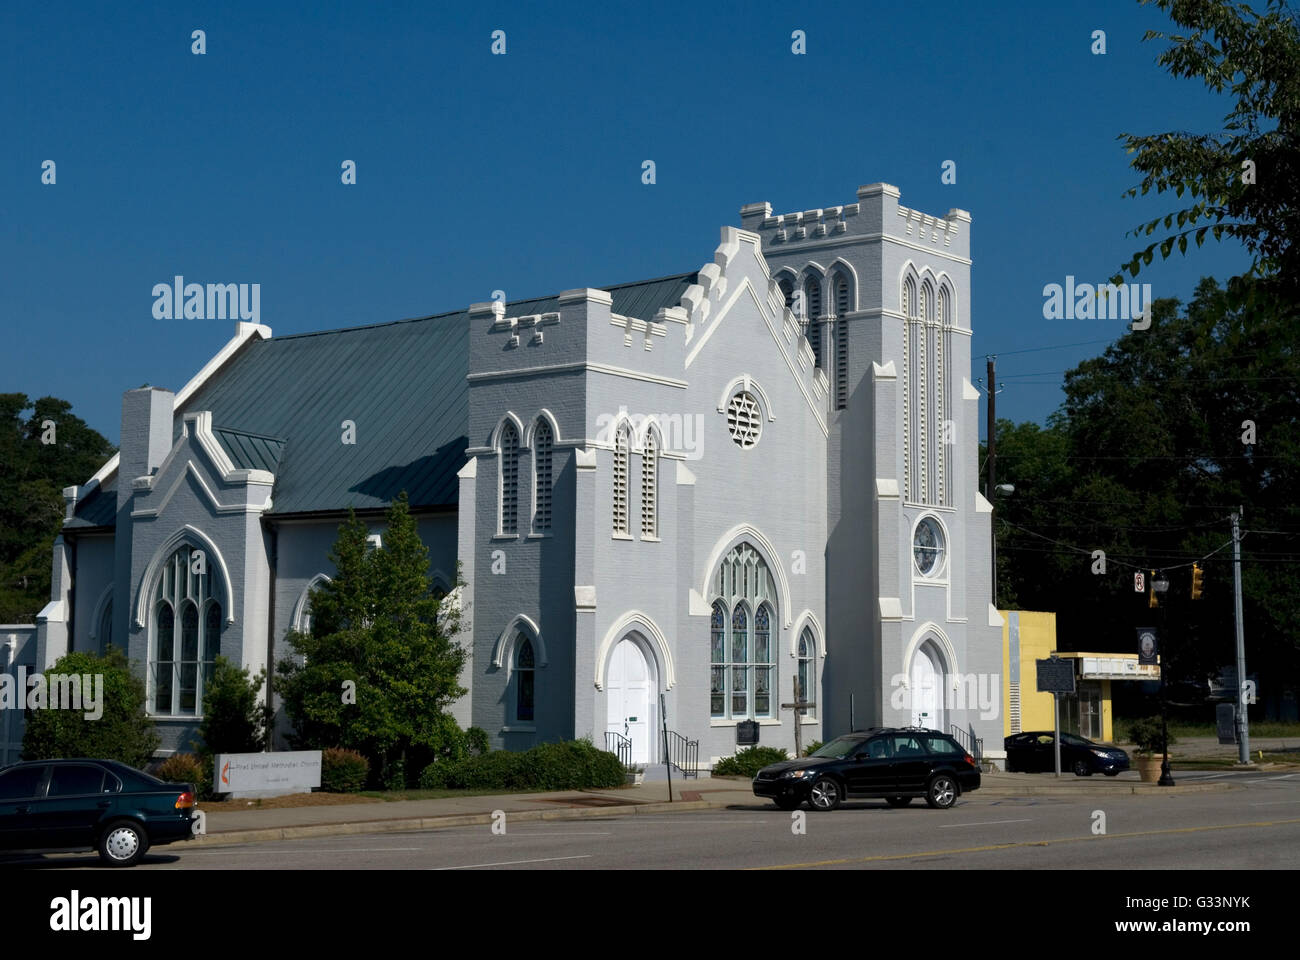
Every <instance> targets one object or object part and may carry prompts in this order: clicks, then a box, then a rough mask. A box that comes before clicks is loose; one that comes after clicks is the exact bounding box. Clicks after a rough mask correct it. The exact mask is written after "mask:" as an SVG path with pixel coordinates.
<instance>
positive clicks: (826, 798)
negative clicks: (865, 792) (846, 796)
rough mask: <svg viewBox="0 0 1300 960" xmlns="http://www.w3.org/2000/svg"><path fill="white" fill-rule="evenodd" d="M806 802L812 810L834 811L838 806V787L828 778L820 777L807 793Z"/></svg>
mask: <svg viewBox="0 0 1300 960" xmlns="http://www.w3.org/2000/svg"><path fill="white" fill-rule="evenodd" d="M808 802H809V803H810V804H811V805H812V808H813V809H814V810H834V809H835V808H836V807H838V806H839V805H840V785H839V784H838V783H836V782H835V781H834V780H832V779H831V778H830V777H822V778H821V779H820V780H818V781H817V782H816V783H814V784H813V785H812V789H811V790H809V791H808Z"/></svg>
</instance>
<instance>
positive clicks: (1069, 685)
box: [1035, 654, 1074, 777]
mask: <svg viewBox="0 0 1300 960" xmlns="http://www.w3.org/2000/svg"><path fill="white" fill-rule="evenodd" d="M1035 663H1036V664H1037V665H1038V692H1039V693H1050V694H1051V695H1052V706H1053V711H1052V712H1053V713H1054V714H1055V717H1056V720H1055V723H1056V730H1055V742H1056V747H1055V750H1056V775H1057V776H1058V777H1059V776H1060V775H1061V694H1063V693H1066V694H1072V693H1074V663H1073V661H1070V660H1062V659H1061V658H1060V657H1058V656H1057V655H1056V654H1052V656H1051V658H1050V659H1048V660H1036V661H1035Z"/></svg>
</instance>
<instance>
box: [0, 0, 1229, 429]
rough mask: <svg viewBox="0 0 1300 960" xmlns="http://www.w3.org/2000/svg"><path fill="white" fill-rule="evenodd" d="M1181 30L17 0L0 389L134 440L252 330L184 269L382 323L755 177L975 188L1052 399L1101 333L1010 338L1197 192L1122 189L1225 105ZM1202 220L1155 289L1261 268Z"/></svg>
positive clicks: (1036, 395)
mask: <svg viewBox="0 0 1300 960" xmlns="http://www.w3.org/2000/svg"><path fill="white" fill-rule="evenodd" d="M1169 26H1170V25H1169V23H1168V21H1167V20H1166V19H1165V18H1164V15H1163V14H1162V13H1161V12H1160V11H1159V10H1158V9H1156V8H1152V7H1140V6H1138V4H1137V3H1136V2H1133V0H1104V2H1097V3H1086V4H1085V3H1071V2H1060V3H1036V2H1035V3H1010V2H994V0H986V2H981V3H977V4H972V3H969V2H962V3H945V2H935V3H925V4H907V3H893V4H881V3H863V2H861V0H859V2H856V3H808V4H798V5H796V4H788V3H785V4H769V3H760V2H746V3H732V2H725V3H712V4H698V5H697V4H692V3H683V4H673V3H640V4H635V5H616V6H605V5H596V4H593V5H590V6H584V5H577V4H544V3H530V4H526V5H522V4H521V5H509V4H457V5H454V6H453V5H443V4H439V3H382V4H381V3H365V4H363V3H331V2H324V3H319V4H295V5H292V6H288V5H281V4H273V5H271V4H262V3H242V2H239V3H235V2H229V3H219V4H201V3H175V2H171V3H138V4H104V5H98V4H96V5H90V4H65V3H58V2H51V3H45V4H41V5H35V4H21V5H20V4H8V5H5V9H4V10H3V12H0V105H2V106H3V111H2V113H0V115H2V116H3V118H4V128H3V129H4V131H5V137H4V139H5V148H4V150H3V151H0V263H2V264H3V265H4V270H3V274H4V287H5V295H4V297H3V299H2V300H0V304H2V306H0V334H2V335H3V338H2V341H0V342H3V353H2V355H0V392H25V393H27V394H28V395H30V396H33V397H36V396H43V395H47V394H52V395H54V396H58V397H62V398H64V399H67V400H69V401H71V402H72V404H73V409H74V412H75V413H77V414H78V415H80V416H81V417H83V418H84V419H86V420H87V421H88V422H89V423H90V424H91V425H92V426H94V427H95V428H96V429H98V430H100V431H101V432H103V433H104V434H105V435H107V436H108V437H109V438H110V439H111V440H112V441H113V442H116V441H117V439H118V430H119V421H120V402H121V394H122V392H123V391H124V390H126V389H130V388H133V387H136V386H139V385H141V384H143V383H151V384H155V385H159V386H165V387H168V388H171V389H179V388H180V387H181V386H182V385H183V384H184V383H185V382H186V381H187V380H188V379H189V378H190V377H191V376H192V375H193V374H194V372H195V371H197V370H198V369H199V368H200V367H201V366H202V365H203V364H204V363H205V362H206V361H207V359H208V358H209V357H210V356H211V355H212V354H213V353H215V352H216V350H217V349H218V348H219V347H220V346H221V345H222V344H223V343H225V342H226V340H227V339H229V337H230V336H231V335H232V333H233V331H234V323H233V322H230V321H221V320H189V321H186V320H162V321H160V320H155V319H154V318H153V313H152V307H153V297H152V293H151V291H152V289H153V286H154V284H155V283H160V282H170V280H171V278H172V277H173V276H174V275H176V274H182V275H184V276H185V277H186V279H187V280H189V281H195V282H200V283H208V282H243V283H259V284H260V285H261V319H262V322H263V323H266V324H268V325H269V326H271V327H272V329H273V330H274V331H275V333H276V334H277V335H281V334H288V333H298V332H303V331H310V330H322V329H330V328H334V327H339V326H350V325H355V324H365V323H380V322H385V321H389V320H395V319H400V318H403V317H411V316H421V315H427V314H430V313H437V312H442V311H446V310H453V309H460V308H463V307H464V306H466V305H468V304H469V303H471V302H476V301H482V300H487V299H489V298H490V297H491V293H492V291H493V290H496V289H501V290H504V291H505V292H506V295H507V298H508V299H510V300H519V299H525V298H527V297H532V296H539V295H544V294H548V293H553V292H556V291H558V290H562V289H568V288H571V287H578V286H598V285H602V284H612V283H619V282H625V281H629V280H637V279H644V278H649V277H656V276H662V275H666V274H671V273H679V272H685V271H688V270H694V269H698V268H699V267H700V266H701V265H702V264H704V263H706V262H708V261H710V260H711V259H712V253H713V249H714V247H715V246H716V244H717V242H718V229H719V227H720V226H721V225H723V224H732V225H739V213H738V212H739V209H740V207H741V206H742V205H743V204H745V203H750V202H755V201H762V200H768V201H770V202H771V203H772V205H773V208H774V210H775V211H776V212H786V211H790V210H803V209H808V208H811V207H821V206H831V205H834V204H839V203H850V202H853V201H854V200H855V199H856V196H855V190H856V188H857V187H858V185H860V184H865V183H872V182H875V181H885V182H888V183H893V184H895V185H896V186H898V187H899V188H900V189H901V191H902V201H901V202H903V203H904V204H906V205H907V206H910V207H914V208H919V209H921V210H923V211H925V212H927V213H933V214H943V213H945V212H946V211H947V210H949V209H950V208H952V207H960V208H962V209H965V210H969V211H970V212H971V213H972V215H973V217H974V222H973V223H972V225H971V236H972V245H973V259H974V266H973V268H972V270H973V272H972V277H973V281H972V283H973V296H972V310H973V326H974V329H975V338H974V349H973V352H974V354H975V361H974V369H973V370H972V373H971V376H972V379H973V378H974V377H977V376H983V374H984V363H983V359H982V355H983V354H985V353H987V352H990V351H993V352H997V353H999V356H1000V358H999V361H998V373H999V379H1002V380H1004V381H1005V382H1006V390H1005V392H1003V393H1002V394H1001V395H1000V396H999V398H998V412H999V414H1000V415H1001V416H1006V417H1010V418H1012V419H1015V420H1042V419H1043V418H1045V417H1046V416H1047V415H1048V414H1049V413H1050V412H1051V411H1052V410H1054V409H1055V408H1056V406H1057V404H1058V403H1059V401H1060V399H1061V393H1060V389H1059V384H1060V379H1061V378H1060V374H1059V371H1062V370H1065V369H1066V368H1067V367H1069V366H1071V365H1072V364H1074V363H1076V362H1078V361H1079V360H1080V359H1082V358H1084V357H1086V356H1089V355H1092V354H1094V353H1096V352H1098V351H1100V350H1102V349H1104V346H1105V344H1104V342H1103V343H1090V344H1088V345H1085V346H1078V347H1073V348H1069V349H1053V350H1042V351H1035V352H1019V353H1010V352H1009V351H1025V350H1028V349H1030V348H1036V347H1042V346H1053V347H1055V346H1058V345H1061V344H1070V343H1080V342H1085V341H1098V340H1101V341H1105V340H1107V339H1110V338H1114V337H1115V336H1116V335H1118V333H1119V332H1120V328H1121V327H1122V324H1121V323H1120V322H1117V321H1109V322H1108V321H1079V320H1060V321H1046V320H1044V319H1043V318H1042V306H1043V295H1042V289H1043V286H1044V284H1048V283H1063V282H1064V280H1065V277H1066V275H1067V274H1073V275H1074V276H1075V277H1076V278H1078V279H1079V280H1080V281H1081V282H1082V281H1085V280H1086V281H1090V282H1095V281H1097V280H1100V279H1104V278H1106V277H1108V276H1110V275H1111V274H1112V273H1114V272H1115V270H1116V269H1117V268H1118V267H1119V265H1120V264H1121V263H1122V262H1124V261H1126V260H1127V259H1128V257H1129V256H1130V255H1131V253H1132V252H1133V251H1134V250H1135V249H1136V248H1137V246H1138V242H1137V241H1136V240H1135V239H1133V238H1130V237H1126V236H1125V234H1126V231H1128V230H1129V229H1131V228H1132V227H1133V226H1135V225H1136V224H1137V223H1138V222H1140V221H1141V220H1143V219H1144V218H1147V217H1150V216H1155V215H1156V214H1157V213H1160V214H1163V213H1166V212H1169V211H1170V210H1173V209H1176V207H1175V205H1174V204H1175V202H1176V201H1175V200H1174V199H1173V198H1162V199H1156V198H1145V199H1144V200H1142V201H1134V200H1125V199H1122V197H1121V194H1122V193H1123V191H1124V190H1125V189H1127V188H1128V187H1130V186H1132V185H1133V184H1134V183H1136V182H1137V179H1138V178H1137V177H1136V175H1135V174H1134V172H1133V171H1132V170H1131V169H1130V168H1129V167H1128V159H1129V158H1128V157H1127V155H1126V154H1125V153H1124V150H1123V148H1122V147H1121V146H1120V145H1119V142H1118V141H1117V140H1116V137H1117V135H1118V134H1120V133H1121V132H1133V133H1153V132H1157V131H1160V130H1169V129H1188V130H1197V131H1210V130H1218V129H1220V127H1221V121H1222V117H1223V115H1224V113H1226V112H1227V109H1228V105H1227V103H1226V101H1225V100H1223V99H1220V98H1215V97H1213V96H1212V95H1210V94H1209V93H1207V92H1206V91H1205V90H1204V88H1203V87H1202V86H1201V85H1200V83H1199V81H1190V80H1178V79H1174V78H1172V77H1170V76H1169V75H1168V74H1166V73H1165V72H1164V71H1163V70H1162V69H1161V68H1160V67H1158V66H1157V65H1156V64H1155V58H1156V56H1157V54H1158V53H1159V52H1160V50H1161V49H1163V44H1162V42H1161V41H1149V42H1146V43H1142V42H1141V37H1142V35H1143V33H1144V32H1145V30H1147V29H1148V28H1156V29H1163V28H1168V27H1169ZM194 29H203V30H204V31H205V32H206V43H207V52H206V54H204V55H203V56H195V55H194V54H192V53H191V52H190V51H191V43H192V41H191V39H190V35H191V31H193V30H194ZM497 29H500V30H504V31H505V32H506V42H507V53H506V55H505V56H493V55H492V54H491V53H490V45H491V34H492V31H493V30H497ZM796 29H802V30H804V31H806V34H807V45H808V52H807V54H806V55H804V56H796V55H794V54H792V53H791V39H790V38H791V33H792V31H793V30H796ZM1098 29H1100V30H1105V31H1106V44H1107V52H1106V54H1105V55H1104V56H1095V55H1093V54H1092V53H1091V52H1090V47H1091V44H1092V40H1091V34H1092V31H1094V30H1098ZM647 159H650V160H654V161H655V164H656V167H657V171H656V172H657V182H656V183H655V184H654V185H645V184H643V183H642V182H641V164H642V161H644V160H647ZM45 160H54V161H55V162H56V164H57V183H56V184H55V185H53V186H48V185H42V183H41V164H42V162H43V161H45ZM344 160H353V161H355V162H356V164H357V184H356V185H355V186H344V185H342V184H341V183H340V165H341V164H342V162H343V161H344ZM945 160H953V161H955V162H956V164H957V170H956V172H957V183H956V184H955V185H945V184H942V183H941V182H940V173H941V165H942V164H943V162H944V161H945ZM1192 249H1193V252H1192V253H1189V256H1188V258H1186V259H1183V258H1179V257H1175V258H1174V260H1172V261H1170V262H1169V263H1167V264H1160V263H1156V264H1154V265H1153V266H1152V267H1151V268H1148V270H1147V271H1144V272H1143V275H1142V277H1141V280H1143V281H1147V282H1150V283H1151V284H1152V287H1153V293H1154V295H1155V296H1157V297H1160V296H1177V297H1180V298H1182V299H1184V300H1185V299H1187V298H1188V297H1189V296H1190V295H1191V292H1192V290H1193V288H1194V286H1195V284H1196V282H1197V280H1198V279H1199V278H1200V277H1201V276H1206V275H1212V276H1216V277H1218V278H1220V279H1223V278H1226V277H1227V276H1230V275H1232V274H1234V273H1239V272H1241V271H1242V270H1244V268H1245V266H1246V265H1247V258H1246V256H1245V255H1244V254H1243V253H1242V252H1241V251H1240V249H1239V248H1237V247H1234V246H1229V245H1215V244H1212V243H1207V244H1206V246H1205V247H1204V248H1202V249H1201V250H1199V251H1196V250H1195V248H1192Z"/></svg>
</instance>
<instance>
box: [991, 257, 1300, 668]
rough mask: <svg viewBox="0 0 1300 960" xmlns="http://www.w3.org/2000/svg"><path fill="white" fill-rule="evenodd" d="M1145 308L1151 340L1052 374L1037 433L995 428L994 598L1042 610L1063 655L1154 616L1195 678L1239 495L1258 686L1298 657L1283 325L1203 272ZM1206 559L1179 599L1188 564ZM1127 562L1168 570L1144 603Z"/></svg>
mask: <svg viewBox="0 0 1300 960" xmlns="http://www.w3.org/2000/svg"><path fill="white" fill-rule="evenodd" d="M1153 314H1154V318H1155V319H1156V321H1157V322H1158V323H1159V329H1160V335H1159V336H1152V334H1151V331H1128V332H1126V333H1125V334H1124V335H1123V336H1122V337H1121V338H1120V339H1119V340H1118V341H1117V342H1116V343H1115V344H1114V345H1112V346H1111V347H1109V348H1108V349H1107V350H1106V351H1105V352H1104V353H1103V354H1102V355H1101V356H1099V357H1094V358H1091V359H1088V360H1085V361H1083V362H1082V363H1080V364H1079V365H1078V366H1077V367H1075V368H1074V369H1073V370H1070V371H1069V372H1068V373H1067V374H1066V377H1065V386H1064V389H1065V394H1066V397H1065V401H1064V402H1063V403H1062V405H1061V408H1060V410H1059V411H1058V412H1057V413H1056V414H1055V415H1054V416H1053V417H1052V418H1051V419H1050V420H1049V422H1048V427H1047V429H1043V428H1040V427H1038V426H1037V425H1034V424H1021V425H1019V426H1015V425H1012V424H1010V423H1007V422H1005V421H1004V422H1002V423H1001V424H1000V425H999V432H998V478H999V479H1000V480H1005V481H1007V482H1009V483H1013V484H1015V487H1016V493H1015V494H1014V495H1013V496H1011V497H1008V498H1005V499H1002V500H1000V501H999V504H998V513H997V518H998V533H997V536H998V557H999V560H1000V561H1002V560H1003V559H1004V558H1005V560H1006V563H1007V565H1008V566H1007V568H1003V567H1002V566H1001V564H1000V565H999V570H1000V573H999V593H1000V595H1001V598H1002V601H1003V602H1006V601H1008V600H1009V599H1010V600H1013V601H1014V602H1016V603H1018V604H1019V605H1021V606H1022V607H1023V608H1026V609H1041V610H1055V611H1056V612H1057V613H1058V619H1057V624H1058V631H1059V635H1058V643H1059V644H1060V646H1061V649H1066V650H1071V649H1072V650H1083V649H1096V648H1098V647H1101V648H1102V649H1112V650H1113V649H1126V648H1127V647H1128V646H1129V645H1130V642H1131V638H1132V636H1133V633H1132V630H1133V627H1134V626H1137V625H1139V624H1140V623H1141V622H1142V621H1147V622H1155V623H1158V622H1160V621H1161V620H1163V622H1164V625H1165V627H1166V630H1167V632H1168V635H1169V637H1170V640H1171V642H1170V643H1168V644H1167V645H1166V647H1165V653H1166V654H1167V655H1168V658H1169V664H1170V668H1171V670H1173V671H1177V672H1178V673H1179V674H1180V675H1181V676H1182V677H1184V678H1199V677H1203V676H1204V675H1205V674H1206V673H1209V672H1213V671H1214V670H1215V669H1216V668H1218V667H1221V666H1223V665H1225V664H1227V663H1229V662H1231V660H1232V659H1233V647H1232V636H1233V603H1232V568H1231V562H1230V559H1231V550H1230V548H1229V547H1228V546H1227V545H1228V542H1229V537H1230V527H1229V522H1228V515H1229V513H1230V512H1232V511H1233V510H1234V509H1235V508H1236V507H1237V506H1239V505H1240V506H1243V507H1244V508H1245V527H1246V529H1247V530H1248V531H1251V530H1253V531H1254V532H1250V533H1248V534H1247V537H1246V539H1245V540H1244V542H1243V545H1242V556H1243V565H1242V567H1243V573H1242V577H1243V594H1244V598H1245V599H1244V603H1245V621H1246V629H1247V641H1248V643H1249V647H1250V665H1251V670H1252V671H1256V670H1258V671H1259V673H1260V675H1261V677H1264V676H1268V677H1270V678H1271V680H1272V683H1271V684H1270V686H1271V689H1272V691H1273V692H1276V691H1277V690H1278V687H1279V685H1280V684H1279V680H1280V679H1285V678H1290V677H1294V676H1296V675H1297V671H1298V668H1300V583H1298V582H1297V579H1296V577H1295V575H1294V570H1295V564H1296V563H1297V562H1300V507H1297V504H1300V423H1297V420H1296V416H1295V411H1296V410H1297V409H1300V377H1298V376H1297V365H1296V344H1297V343H1300V318H1297V317H1296V316H1295V315H1294V314H1279V313H1274V312H1270V311H1268V310H1266V309H1264V308H1263V307H1261V305H1260V304H1259V303H1256V304H1255V305H1254V306H1251V307H1246V306H1244V305H1242V304H1240V303H1239V302H1236V301H1235V300H1234V299H1233V298H1231V297H1229V296H1228V295H1227V294H1226V292H1225V290H1224V289H1223V288H1222V287H1221V286H1220V285H1219V284H1218V283H1217V282H1215V281H1214V280H1212V279H1205V280H1202V281H1201V283H1200V284H1199V285H1198V286H1197V289H1196V294H1195V296H1194V298H1193V299H1192V301H1191V302H1190V303H1189V304H1187V306H1186V308H1185V309H1180V306H1179V304H1178V303H1177V301H1174V300H1157V301H1156V302H1155V304H1154V308H1153ZM1097 549H1100V550H1104V551H1105V553H1106V559H1107V564H1106V570H1105V573H1104V574H1099V573H1097V572H1094V566H1095V560H1094V557H1093V555H1092V552H1093V550H1097ZM1215 551H1218V552H1215ZM1211 554H1212V555H1211ZM1207 555H1211V556H1209V559H1208V560H1206V561H1205V562H1204V563H1202V564H1201V566H1202V567H1203V568H1204V569H1205V578H1206V584H1207V589H1206V594H1205V598H1204V599H1203V600H1199V601H1195V602H1193V601H1191V600H1190V597H1189V591H1190V577H1191V573H1190V564H1191V562H1192V561H1193V560H1198V559H1199V558H1202V557H1206V556H1207ZM1135 568H1141V569H1143V570H1150V569H1162V568H1168V569H1169V579H1170V582H1171V587H1170V591H1171V592H1170V594H1169V595H1168V596H1167V597H1166V599H1165V601H1164V602H1163V604H1162V607H1161V608H1160V609H1159V610H1151V609H1150V608H1149V607H1148V606H1147V595H1146V594H1145V593H1143V594H1138V593H1135V592H1134V590H1133V573H1134V571H1135Z"/></svg>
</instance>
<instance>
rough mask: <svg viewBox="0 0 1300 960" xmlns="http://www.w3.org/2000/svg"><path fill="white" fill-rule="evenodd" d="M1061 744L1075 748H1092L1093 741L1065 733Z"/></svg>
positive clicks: (1062, 735)
mask: <svg viewBox="0 0 1300 960" xmlns="http://www.w3.org/2000/svg"><path fill="white" fill-rule="evenodd" d="M1061 742H1062V743H1068V744H1070V745H1071V746H1074V747H1091V746H1092V741H1091V740H1085V739H1084V738H1083V737H1076V736H1075V735H1074V734H1072V733H1063V734H1061Z"/></svg>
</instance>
